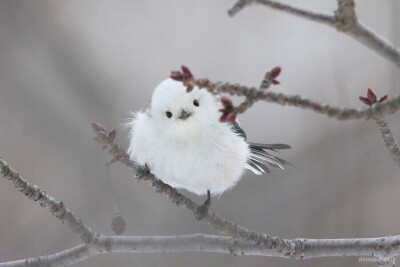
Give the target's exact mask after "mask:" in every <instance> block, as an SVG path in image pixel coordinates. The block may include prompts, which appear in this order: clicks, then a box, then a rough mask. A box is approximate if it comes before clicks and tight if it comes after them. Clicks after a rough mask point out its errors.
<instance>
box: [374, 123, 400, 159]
mask: <svg viewBox="0 0 400 267" xmlns="http://www.w3.org/2000/svg"><path fill="white" fill-rule="evenodd" d="M374 120H375V122H376V124H377V125H378V128H379V130H380V131H381V134H382V138H383V141H385V145H386V147H387V149H388V150H389V152H390V155H392V157H393V160H394V162H396V163H397V165H399V166H400V149H399V146H398V144H397V142H396V139H395V138H394V136H393V133H392V130H391V129H390V127H389V125H388V123H387V121H386V118H385V117H384V116H379V115H377V116H374Z"/></svg>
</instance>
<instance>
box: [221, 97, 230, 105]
mask: <svg viewBox="0 0 400 267" xmlns="http://www.w3.org/2000/svg"><path fill="white" fill-rule="evenodd" d="M221 103H222V105H223V106H224V107H226V108H228V107H233V105H232V101H231V100H230V99H229V98H227V97H226V96H222V97H221Z"/></svg>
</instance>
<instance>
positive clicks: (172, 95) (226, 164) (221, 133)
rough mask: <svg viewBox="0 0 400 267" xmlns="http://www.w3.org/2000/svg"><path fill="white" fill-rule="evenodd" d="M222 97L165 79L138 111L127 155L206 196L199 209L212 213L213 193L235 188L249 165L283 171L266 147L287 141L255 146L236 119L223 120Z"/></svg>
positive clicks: (200, 212)
mask: <svg viewBox="0 0 400 267" xmlns="http://www.w3.org/2000/svg"><path fill="white" fill-rule="evenodd" d="M221 107H222V105H221V101H220V99H219V96H218V95H215V94H212V93H210V92H208V91H207V90H201V89H199V88H197V87H195V88H193V90H192V91H191V92H189V93H188V92H187V90H186V87H185V86H184V85H183V84H182V83H181V82H178V81H175V80H173V79H166V80H164V81H163V82H161V83H160V84H159V85H158V86H157V87H156V89H155V90H154V93H153V96H152V99H151V104H150V108H149V109H147V110H146V111H144V112H137V113H134V116H133V118H132V120H131V121H130V122H129V123H128V125H129V126H130V127H131V131H130V146H129V149H128V153H129V154H130V157H131V160H134V161H136V162H138V163H139V164H141V165H143V166H146V168H148V169H149V170H150V171H151V172H152V173H153V174H154V175H155V176H156V177H157V178H158V179H160V180H161V181H163V182H164V183H166V184H169V185H170V186H172V187H175V188H183V189H186V190H188V191H190V192H193V193H195V194H198V195H204V194H206V193H207V200H206V201H205V202H204V204H203V205H202V206H201V207H200V208H199V210H198V211H197V212H196V214H195V216H196V217H197V218H198V219H200V218H202V217H203V216H204V215H205V214H206V213H207V211H208V208H209V206H210V203H211V199H210V194H213V195H220V194H222V193H223V192H224V191H226V190H228V189H229V188H231V187H232V186H234V185H235V184H236V183H237V181H238V180H239V179H240V177H241V175H242V174H243V172H244V170H245V169H249V170H251V171H252V172H254V173H255V174H257V175H260V174H262V173H264V172H269V169H268V167H267V165H269V166H272V167H278V168H281V169H283V165H285V164H286V163H287V162H286V161H285V160H282V159H280V158H278V157H275V156H273V155H271V154H269V153H268V152H266V151H265V149H269V150H276V149H286V148H290V146H288V145H285V144H270V145H268V144H255V143H250V142H247V141H246V135H245V133H244V131H243V130H242V129H241V128H240V127H239V125H238V123H234V124H230V123H222V122H220V121H219V118H220V116H221V112H219V109H221Z"/></svg>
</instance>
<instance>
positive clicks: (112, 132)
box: [108, 130, 117, 143]
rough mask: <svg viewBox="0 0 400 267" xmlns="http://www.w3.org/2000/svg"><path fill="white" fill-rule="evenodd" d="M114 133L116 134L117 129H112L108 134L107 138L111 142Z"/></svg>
mask: <svg viewBox="0 0 400 267" xmlns="http://www.w3.org/2000/svg"><path fill="white" fill-rule="evenodd" d="M116 135H117V131H116V130H112V131H111V132H110V133H109V134H108V140H109V141H110V142H111V143H112V142H113V141H114V139H115V136H116Z"/></svg>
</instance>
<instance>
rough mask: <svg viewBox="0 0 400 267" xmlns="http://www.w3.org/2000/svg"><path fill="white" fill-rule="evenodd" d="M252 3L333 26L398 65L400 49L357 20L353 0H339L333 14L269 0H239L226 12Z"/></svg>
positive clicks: (233, 11)
mask: <svg viewBox="0 0 400 267" xmlns="http://www.w3.org/2000/svg"><path fill="white" fill-rule="evenodd" d="M252 3H257V4H261V5H264V6H266V7H269V8H271V9H275V10H278V11H281V12H284V13H287V14H291V15H294V16H297V17H301V18H304V19H307V20H310V21H314V22H317V23H321V24H324V25H327V26H330V27H332V28H335V29H337V30H338V31H341V32H343V33H345V34H347V35H349V36H350V37H352V38H353V39H355V40H357V41H358V42H360V43H362V44H363V45H365V46H367V47H368V48H370V49H371V50H373V51H374V52H376V53H378V54H379V55H381V56H382V57H384V58H385V59H386V60H388V61H390V62H392V63H393V64H395V65H396V66H397V67H400V49H399V48H398V47H397V46H395V45H394V44H393V43H392V42H390V41H389V40H387V39H386V38H384V37H382V36H380V35H379V34H378V33H376V32H374V31H373V30H371V29H370V28H369V27H368V26H366V25H364V24H363V23H362V22H359V21H357V17H356V14H355V12H354V2H353V0H339V1H338V4H339V8H338V10H337V11H336V12H335V16H329V15H324V14H320V13H316V12H312V11H309V10H304V9H301V8H296V7H292V6H290V5H287V4H282V3H279V2H275V1H271V0H239V1H237V2H236V3H235V4H234V6H233V7H232V8H231V9H230V10H229V11H228V13H229V15H230V16H234V15H235V14H236V13H238V12H239V11H240V10H241V9H243V8H244V7H245V6H246V5H249V4H252Z"/></svg>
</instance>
